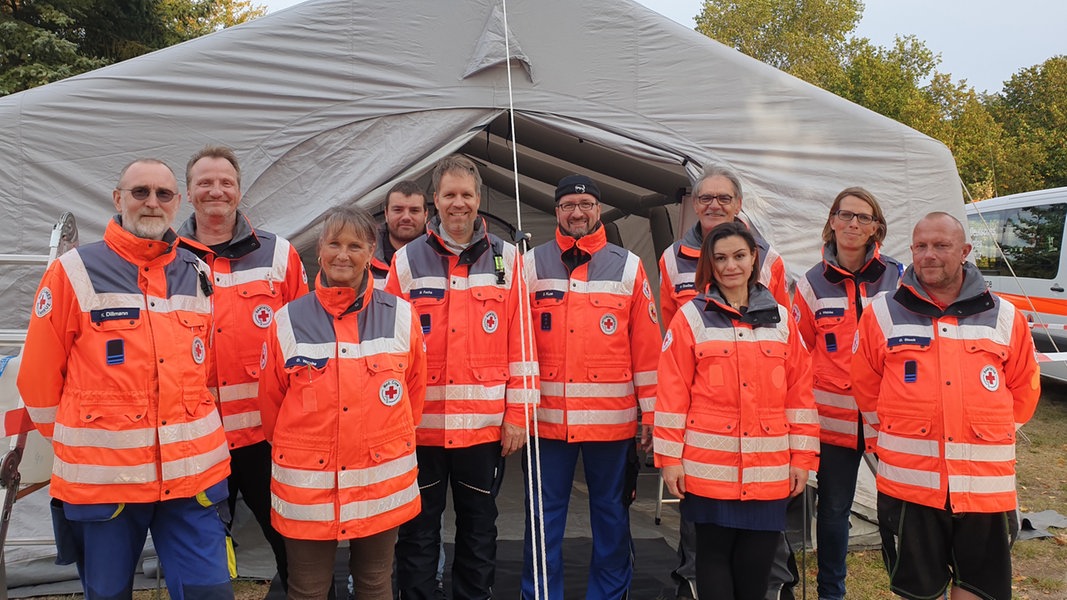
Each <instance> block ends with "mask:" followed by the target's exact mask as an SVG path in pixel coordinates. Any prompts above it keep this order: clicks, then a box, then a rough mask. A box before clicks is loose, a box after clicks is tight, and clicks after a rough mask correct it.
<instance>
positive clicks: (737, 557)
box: [695, 523, 782, 600]
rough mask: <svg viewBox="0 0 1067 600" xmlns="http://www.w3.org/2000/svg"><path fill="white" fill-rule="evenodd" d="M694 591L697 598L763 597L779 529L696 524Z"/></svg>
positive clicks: (755, 599)
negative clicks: (695, 578)
mask: <svg viewBox="0 0 1067 600" xmlns="http://www.w3.org/2000/svg"><path fill="white" fill-rule="evenodd" d="M695 529H696V538H697V539H696V542H697V547H696V555H697V556H696V563H697V593H698V594H699V596H700V600H762V598H763V597H764V596H765V595H766V594H767V584H768V578H769V577H770V573H771V565H772V564H773V563H774V554H775V550H776V549H777V548H778V547H779V545H780V544H781V539H782V534H781V532H779V531H753V530H750V529H734V528H732V527H720V526H718V525H712V524H711V523H697V524H696V527H695Z"/></svg>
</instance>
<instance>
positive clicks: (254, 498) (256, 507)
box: [226, 441, 289, 589]
mask: <svg viewBox="0 0 1067 600" xmlns="http://www.w3.org/2000/svg"><path fill="white" fill-rule="evenodd" d="M270 464H271V459H270V443H268V442H267V441H262V442H259V443H257V444H252V445H251V446H245V447H243V448H231V449H230V477H229V479H228V480H227V483H228V484H229V486H230V500H229V502H230V514H231V515H233V514H234V510H235V509H236V507H237V492H238V491H240V492H241V497H242V498H244V501H245V504H246V505H247V506H248V509H249V510H250V511H252V516H254V517H255V518H256V522H257V523H259V528H260V529H261V530H262V531H263V537H265V538H266V539H267V543H268V544H270V548H271V550H273V551H274V561H275V562H276V563H277V567H278V578H279V579H281V582H282V589H288V582H289V567H288V565H287V561H286V558H285V540H284V539H282V536H281V535H280V534H279V533H278V532H277V531H275V530H274V527H273V526H272V525H271V524H270ZM232 525H233V523H232V522H230V523H227V524H226V527H227V529H230V528H231V526H232ZM231 531H232V529H231ZM235 541H236V542H237V543H240V540H235Z"/></svg>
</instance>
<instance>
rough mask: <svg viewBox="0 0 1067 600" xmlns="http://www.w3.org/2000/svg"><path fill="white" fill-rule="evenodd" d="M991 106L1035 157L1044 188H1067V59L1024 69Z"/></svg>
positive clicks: (998, 118)
mask: <svg viewBox="0 0 1067 600" xmlns="http://www.w3.org/2000/svg"><path fill="white" fill-rule="evenodd" d="M991 106H992V110H993V113H994V115H995V116H996V118H997V121H999V122H1000V123H1001V124H1002V125H1003V127H1004V129H1005V130H1006V131H1007V132H1008V133H1009V134H1010V135H1012V136H1013V137H1014V138H1016V140H1017V141H1018V144H1019V145H1020V146H1021V147H1023V148H1025V149H1026V150H1027V151H1029V152H1030V153H1032V154H1033V155H1034V157H1033V158H1034V159H1035V162H1034V164H1033V169H1034V175H1035V176H1036V178H1038V179H1039V180H1040V184H1039V185H1040V187H1059V186H1065V185H1067V56H1054V57H1052V58H1050V59H1048V60H1046V61H1045V62H1043V63H1041V64H1040V65H1035V66H1033V67H1029V68H1026V69H1021V70H1020V71H1019V72H1018V73H1016V74H1015V75H1012V77H1011V79H1009V80H1008V82H1007V83H1006V84H1005V86H1004V90H1003V92H1002V94H1001V95H1000V96H999V97H997V98H995V99H994V100H993V102H992V103H991ZM1028 189H1036V188H1028ZM1017 191H1023V190H1017Z"/></svg>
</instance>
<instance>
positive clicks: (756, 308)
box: [704, 283, 782, 327]
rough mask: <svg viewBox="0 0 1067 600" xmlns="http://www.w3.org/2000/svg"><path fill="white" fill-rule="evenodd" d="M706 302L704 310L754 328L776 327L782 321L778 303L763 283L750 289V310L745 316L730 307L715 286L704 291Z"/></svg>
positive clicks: (710, 286)
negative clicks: (720, 314)
mask: <svg viewBox="0 0 1067 600" xmlns="http://www.w3.org/2000/svg"><path fill="white" fill-rule="evenodd" d="M704 300H705V304H704V310H706V311H709V312H718V313H722V314H724V315H726V316H727V317H729V318H730V319H736V320H738V321H741V322H742V323H747V324H749V325H752V326H753V327H760V326H764V325H774V324H776V323H780V322H781V320H782V315H781V313H780V312H778V301H777V300H775V299H774V295H773V294H771V291H770V290H768V289H767V288H766V287H765V286H764V285H763V284H762V283H756V284H755V285H753V286H751V287H749V288H748V309H747V310H745V313H744V314H741V312H740V311H738V310H737V309H736V308H734V307H732V306H730V303H729V302H727V301H726V299H725V298H724V297H723V295H722V292H720V291H719V288H717V287H715V285H714V284H712V285H709V286H708V289H707V290H705V291H704Z"/></svg>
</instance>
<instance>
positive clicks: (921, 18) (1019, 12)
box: [253, 0, 1067, 93]
mask: <svg viewBox="0 0 1067 600" xmlns="http://www.w3.org/2000/svg"><path fill="white" fill-rule="evenodd" d="M298 1H299V0H259V1H257V2H253V3H254V4H264V5H265V6H267V8H268V9H269V10H270V11H271V12H273V11H275V10H280V9H282V8H286V7H288V6H292V5H293V4H297V2H298ZM438 1H441V0H438ZM638 2H640V3H641V4H644V5H645V6H647V7H649V8H651V9H652V10H654V11H656V12H659V13H660V14H662V15H664V16H666V17H669V18H670V19H673V20H675V21H677V22H679V23H681V24H683V25H685V26H687V27H694V26H695V24H694V22H693V17H695V16H696V15H697V13H699V12H700V8H701V6H703V2H702V0H638ZM864 4H865V5H866V8H865V9H864V12H863V20H862V21H860V24H859V28H858V29H857V31H855V32H853V35H856V36H861V37H866V38H869V39H870V40H871V41H872V42H873V43H874V44H876V45H878V46H890V45H892V43H893V40H894V38H895V37H896V36H897V35H915V36H916V37H918V38H919V39H920V40H922V41H923V42H925V43H926V47H927V48H929V49H930V50H932V51H933V52H934V53H936V54H940V55H941V64H940V65H939V66H938V71H940V72H942V73H949V74H951V75H952V79H953V80H954V81H958V80H960V79H966V80H967V83H968V84H969V85H972V86H974V88H975V89H976V90H978V91H979V92H983V91H985V92H989V93H996V92H999V91H1000V90H1001V88H1002V87H1003V84H1004V82H1005V81H1007V80H1008V79H1009V78H1010V77H1011V76H1012V75H1013V74H1014V73H1016V72H1017V71H1019V70H1020V69H1022V68H1025V67H1032V66H1034V65H1037V64H1040V63H1042V62H1044V61H1045V60H1047V59H1049V58H1051V57H1053V56H1056V55H1059V54H1065V55H1067V35H1065V34H1064V29H1065V26H1067V2H1064V1H1063V0H1012V1H1010V2H1008V3H1005V2H1004V0H865V1H864Z"/></svg>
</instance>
